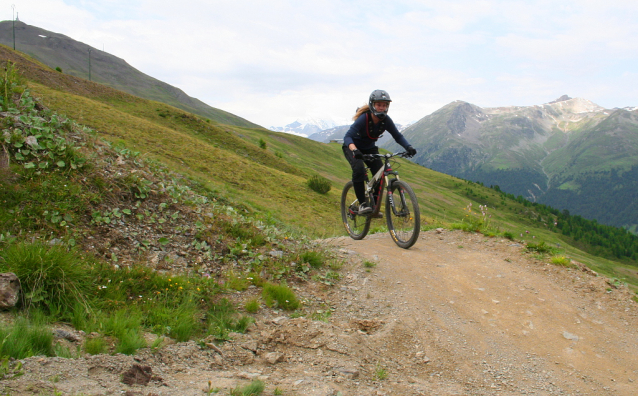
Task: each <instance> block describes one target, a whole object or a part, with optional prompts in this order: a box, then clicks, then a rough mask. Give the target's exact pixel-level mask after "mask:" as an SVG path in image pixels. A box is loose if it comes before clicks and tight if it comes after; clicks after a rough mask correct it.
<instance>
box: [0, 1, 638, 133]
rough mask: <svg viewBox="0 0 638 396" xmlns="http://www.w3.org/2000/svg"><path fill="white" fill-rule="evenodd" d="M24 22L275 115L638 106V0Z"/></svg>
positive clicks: (218, 101) (147, 4) (215, 11)
mask: <svg viewBox="0 0 638 396" xmlns="http://www.w3.org/2000/svg"><path fill="white" fill-rule="evenodd" d="M12 4H14V5H15V11H16V12H17V13H18V15H19V19H20V20H21V21H23V22H25V23H27V24H30V25H35V26H38V27H40V28H43V29H46V30H50V31H53V32H57V33H62V34H65V35H67V36H69V37H71V38H73V39H76V40H78V41H82V42H84V43H86V44H89V45H91V46H93V47H95V48H98V49H102V48H104V50H105V51H106V52H108V53H111V54H113V55H115V56H117V57H120V58H123V59H124V60H126V61H127V62H128V63H129V64H131V65H132V66H133V67H135V68H137V69H138V70H140V71H142V72H144V73H146V74H148V75H150V76H152V77H155V78H157V79H160V80H162V81H164V82H167V83H169V84H171V85H174V86H177V87H179V88H181V89H182V90H184V91H185V92H186V93H187V94H189V95H190V96H193V97H196V98H198V99H200V100H202V101H204V102H206V103H207V104H209V105H211V106H214V107H217V108H220V109H223V110H226V111H229V112H231V113H234V114H237V115H239V116H241V117H244V118H246V119H248V120H250V121H252V122H255V123H257V124H260V125H262V126H265V127H269V126H283V125H285V124H288V123H290V122H292V121H294V120H296V119H299V118H306V117H315V118H324V119H333V120H335V121H339V123H347V122H349V121H347V120H349V119H350V117H351V116H352V115H353V113H354V111H355V109H356V107H357V106H359V105H361V104H364V103H366V101H367V98H368V95H369V94H370V92H371V91H372V90H374V89H385V90H387V91H388V92H389V93H390V96H391V97H392V99H393V103H392V106H391V108H390V115H391V116H392V117H393V119H394V120H395V122H397V123H401V124H406V123H410V122H414V121H417V120H419V119H420V118H422V117H423V116H426V115H428V114H430V113H432V112H434V111H435V110H437V109H438V108H440V107H442V106H444V105H445V104H447V103H449V102H452V101H454V100H464V101H467V102H470V103H473V104H476V105H478V106H481V107H494V106H509V105H519V106H526V105H534V104H542V103H546V102H549V101H551V100H554V99H556V98H558V97H559V96H561V95H563V94H567V95H570V96H572V97H582V98H586V99H589V100H591V101H593V102H595V103H597V104H599V105H601V106H604V107H608V108H613V107H625V106H638V1H636V0H577V1H572V0H551V1H549V0H548V1H546V0H529V1H517V0H503V1H501V0H484V1H481V0H471V1H464V0H458V1H455V0H441V1H417V0H398V1H397V0H392V1H391V0H385V1H377V0H370V1H359V0H350V1H335V0H323V1H304V0H289V1H288V0H269V1H257V0H252V1H247V0H232V1H229V0H225V1H217V0H194V1H192V0H182V1H175V0H170V1H169V0H152V1H151V0H13V1H9V2H3V10H2V11H1V13H0V17H1V19H4V20H11V18H12V8H11V5H12Z"/></svg>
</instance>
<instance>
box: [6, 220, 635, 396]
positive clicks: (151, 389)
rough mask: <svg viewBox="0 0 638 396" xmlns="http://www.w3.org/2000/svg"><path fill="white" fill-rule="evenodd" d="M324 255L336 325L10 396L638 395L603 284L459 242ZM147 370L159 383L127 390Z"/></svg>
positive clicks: (627, 335)
mask: <svg viewBox="0 0 638 396" xmlns="http://www.w3.org/2000/svg"><path fill="white" fill-rule="evenodd" d="M325 243H326V244H328V245H331V246H334V247H335V248H336V249H338V251H339V252H340V253H339V254H340V255H341V256H342V257H343V258H345V259H346V261H348V263H349V264H348V265H347V266H346V267H344V269H343V273H344V275H345V277H344V279H343V280H342V281H341V283H340V284H338V285H336V286H334V287H321V285H318V284H314V285H310V286H311V287H306V286H303V287H300V288H299V293H300V294H301V295H302V296H303V298H304V299H305V303H306V306H307V307H308V309H309V310H313V311H314V312H315V313H316V314H317V315H319V316H321V314H322V313H325V312H328V310H329V308H330V309H331V311H332V315H331V316H330V317H329V318H328V319H327V320H326V321H320V320H311V319H309V318H304V317H301V318H290V317H289V316H287V315H286V314H284V313H283V312H276V311H272V310H262V312H261V314H260V316H259V317H258V318H257V323H256V324H255V326H254V327H252V328H251V330H250V331H249V332H248V333H247V334H234V335H233V341H231V342H227V343H225V344H223V345H222V346H221V347H220V348H219V350H215V349H208V348H204V349H202V348H200V346H199V345H197V344H196V343H195V342H189V343H182V344H174V345H168V346H166V347H164V348H162V349H161V350H159V351H158V352H156V353H152V352H151V351H150V350H145V351H143V352H141V353H140V354H139V355H137V356H135V357H130V356H122V355H116V356H108V355H100V356H93V357H90V356H87V357H83V358H79V359H74V360H71V359H60V358H30V359H26V360H25V361H24V367H25V375H24V376H22V377H20V378H18V379H16V380H10V381H9V380H5V381H2V382H0V390H4V392H7V391H8V390H12V391H13V393H11V394H14V395H16V394H36V390H37V389H40V390H42V389H44V390H46V391H49V392H54V391H56V390H57V391H60V392H62V394H65V395H66V394H79V393H81V394H84V395H98V394H99V395H110V394H128V395H145V396H147V395H201V394H204V390H206V389H207V386H208V385H207V383H208V381H211V384H212V385H213V387H218V388H222V390H221V392H220V393H219V394H224V395H227V394H228V392H229V389H231V388H234V387H236V386H238V385H242V384H246V383H248V382H249V381H250V380H251V379H261V380H263V381H264V383H265V384H266V385H267V387H266V391H265V392H264V394H265V395H272V394H275V392H276V390H279V391H281V392H283V393H278V394H284V395H317V396H319V395H321V396H326V395H339V394H340V395H343V396H346V395H522V394H524V395H634V394H636V389H638V384H637V382H636V381H638V344H637V343H638V342H637V340H638V338H637V334H636V332H637V330H636V329H638V326H637V325H638V304H636V303H635V302H634V301H632V300H631V293H630V292H629V291H628V290H626V289H624V288H622V287H621V288H617V289H616V288H613V287H612V286H611V285H609V284H608V283H607V282H606V280H605V279H604V278H602V277H596V276H594V275H592V274H590V273H587V272H584V271H581V270H578V269H565V268H559V267H556V266H553V265H548V264H546V263H543V262H541V261H538V260H536V259H534V258H533V257H532V256H531V255H529V254H526V253H524V249H523V246H521V245H520V244H517V243H516V242H512V241H509V240H502V239H495V238H486V237H484V236H483V235H480V234H468V233H463V232H456V231H455V232H450V231H428V232H425V233H423V234H422V236H421V237H420V239H419V241H418V242H417V244H416V245H415V246H414V247H412V248H411V249H409V250H404V249H399V248H398V247H396V246H395V245H394V244H393V242H392V240H391V239H390V237H389V236H388V235H387V234H377V235H371V236H368V237H366V238H365V239H364V240H362V241H354V240H352V239H349V238H336V239H331V240H328V241H325ZM365 261H368V262H374V263H376V266H374V267H373V268H369V267H366V266H365V265H364V264H363V262H365ZM608 289H609V290H611V291H608ZM134 364H139V365H142V366H148V367H150V369H151V370H152V376H150V375H149V376H148V378H146V381H142V385H132V386H129V385H125V384H123V383H122V382H121V380H122V374H123V373H124V372H125V371H126V370H128V369H130V368H131V367H132V365H134ZM56 376H57V377H56ZM52 377H54V378H55V381H53V380H51V378H52ZM127 392H128V393H127ZM40 394H42V393H40ZM44 394H46V393H44Z"/></svg>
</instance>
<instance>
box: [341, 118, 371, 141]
mask: <svg viewBox="0 0 638 396" xmlns="http://www.w3.org/2000/svg"><path fill="white" fill-rule="evenodd" d="M365 118H366V117H365V114H363V115H361V116H359V118H357V119H356V120H355V122H354V123H353V124H352V125H351V126H350V129H348V132H347V133H346V136H344V138H343V144H344V145H345V146H346V147H348V146H349V145H350V144H355V146H356V143H354V139H353V138H354V137H355V136H358V135H359V132H360V131H361V128H365V126H366V125H365Z"/></svg>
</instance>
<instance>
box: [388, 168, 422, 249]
mask: <svg viewBox="0 0 638 396" xmlns="http://www.w3.org/2000/svg"><path fill="white" fill-rule="evenodd" d="M390 191H391V192H392V195H391V196H392V200H390V194H388V196H387V198H386V202H385V216H386V222H387V224H388V231H389V232H390V236H392V240H393V241H394V243H396V244H397V245H398V246H399V247H402V248H404V249H408V248H410V247H411V246H412V245H414V244H415V242H416V241H417V239H419V232H420V231H421V214H420V212H419V203H418V201H417V199H416V195H415V194H414V191H412V187H410V186H409V185H408V184H407V183H405V182H403V181H401V180H394V181H393V182H392V184H391V187H390Z"/></svg>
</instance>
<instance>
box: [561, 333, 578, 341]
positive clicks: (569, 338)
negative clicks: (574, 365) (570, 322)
mask: <svg viewBox="0 0 638 396" xmlns="http://www.w3.org/2000/svg"><path fill="white" fill-rule="evenodd" d="M563 337H565V338H566V339H568V340H572V341H578V339H579V337H578V336H577V335H575V334H572V333H569V332H567V331H563Z"/></svg>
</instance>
